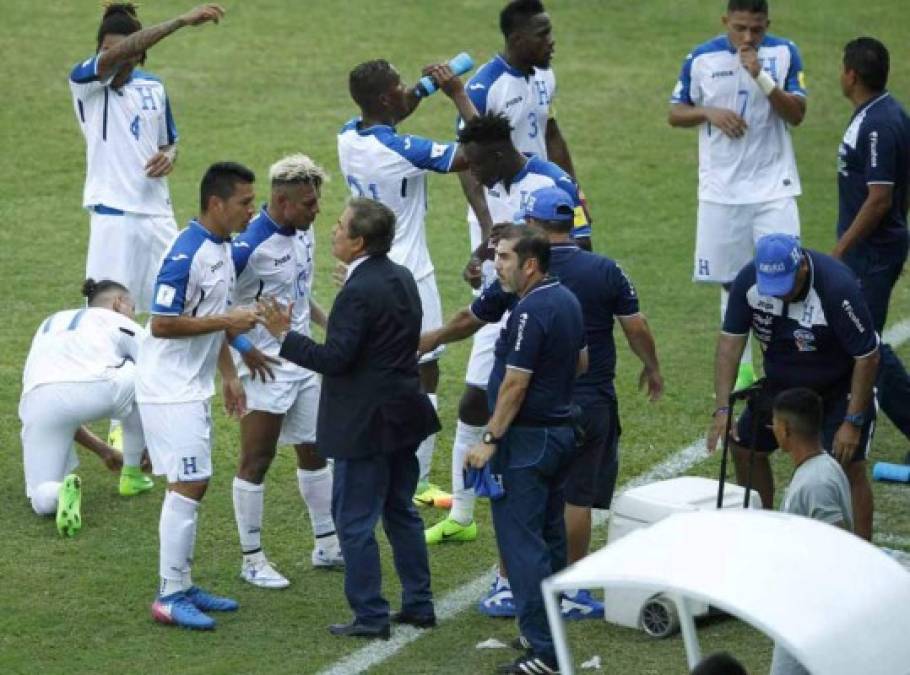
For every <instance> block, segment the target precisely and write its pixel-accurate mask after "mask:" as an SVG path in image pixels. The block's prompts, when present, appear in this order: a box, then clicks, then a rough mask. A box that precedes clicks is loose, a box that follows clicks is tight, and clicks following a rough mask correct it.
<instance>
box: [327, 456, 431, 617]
mask: <svg viewBox="0 0 910 675" xmlns="http://www.w3.org/2000/svg"><path fill="white" fill-rule="evenodd" d="M418 473H419V469H418V464H417V457H416V456H415V455H414V451H413V450H411V451H405V452H397V453H394V454H376V455H372V456H369V457H364V458H358V459H338V458H336V459H335V476H334V483H333V486H332V515H333V516H334V518H335V529H336V531H337V533H338V540H339V542H340V543H341V552H342V553H343V555H344V560H345V572H344V593H345V596H346V597H347V600H348V604H349V605H350V606H351V609H352V610H353V611H354V619H355V621H356V622H357V623H359V624H364V625H369V626H382V625H385V624H388V623H389V603H388V602H387V601H386V599H385V598H384V597H383V596H382V571H381V567H380V562H379V546H378V544H377V542H376V536H375V529H376V523H377V521H378V520H379V518H380V516H381V517H382V527H383V529H384V530H385V533H386V536H387V537H388V539H389V543H390V544H391V546H392V554H393V556H394V560H395V571H396V572H397V573H398V578H399V579H400V580H401V588H402V591H401V609H402V611H403V612H406V613H408V614H413V615H418V616H427V615H431V614H433V599H432V598H433V596H432V593H431V592H430V565H429V561H428V559H427V545H426V541H425V539H424V534H423V520H421V518H420V516H419V515H418V514H417V509H416V508H415V507H414V503H413V501H412V499H413V497H414V490H415V489H416V488H417V477H418Z"/></svg>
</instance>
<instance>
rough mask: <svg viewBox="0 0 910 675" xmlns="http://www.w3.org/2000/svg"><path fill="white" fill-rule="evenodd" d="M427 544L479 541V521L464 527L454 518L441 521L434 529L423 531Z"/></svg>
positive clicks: (473, 521)
mask: <svg viewBox="0 0 910 675" xmlns="http://www.w3.org/2000/svg"><path fill="white" fill-rule="evenodd" d="M423 536H424V537H425V538H426V540H427V544H428V545H430V546H432V545H434V544H444V543H445V542H447V541H474V540H475V539H477V521H476V520H472V521H471V522H470V523H469V524H467V525H462V524H461V523H459V522H458V521H457V520H455V519H454V518H445V519H444V520H440V521H439V522H438V523H436V524H435V525H433V527H430V528H427V529H426V530H424V531H423Z"/></svg>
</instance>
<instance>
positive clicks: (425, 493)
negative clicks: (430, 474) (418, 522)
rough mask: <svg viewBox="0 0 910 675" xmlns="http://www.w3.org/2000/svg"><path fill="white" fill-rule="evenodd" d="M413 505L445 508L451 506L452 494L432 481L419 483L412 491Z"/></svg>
mask: <svg viewBox="0 0 910 675" xmlns="http://www.w3.org/2000/svg"><path fill="white" fill-rule="evenodd" d="M414 505H415V506H435V507H436V508H439V509H447V508H449V507H451V506H452V495H451V494H449V493H448V492H446V491H445V490H443V489H442V488H440V487H439V486H438V485H434V484H433V483H420V484H419V485H418V486H417V492H415V493H414Z"/></svg>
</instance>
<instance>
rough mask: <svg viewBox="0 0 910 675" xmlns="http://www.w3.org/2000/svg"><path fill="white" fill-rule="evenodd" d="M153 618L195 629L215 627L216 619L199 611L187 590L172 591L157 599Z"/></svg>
mask: <svg viewBox="0 0 910 675" xmlns="http://www.w3.org/2000/svg"><path fill="white" fill-rule="evenodd" d="M152 618H153V619H154V620H155V621H157V622H158V623H164V624H168V625H172V626H180V627H181V628H190V629H193V630H212V629H213V628H215V620H214V619H213V618H212V617H210V616H206V615H205V614H203V613H202V612H201V611H199V608H198V607H197V606H196V605H195V604H194V603H192V602H190V599H189V598H188V597H187V593H186V592H185V591H179V592H177V593H171V594H170V595H168V596H165V597H163V598H158V599H157V600H155V602H153V603H152Z"/></svg>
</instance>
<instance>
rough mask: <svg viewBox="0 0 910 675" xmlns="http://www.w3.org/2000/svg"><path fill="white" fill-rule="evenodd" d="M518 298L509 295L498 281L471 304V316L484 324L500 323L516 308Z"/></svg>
mask: <svg viewBox="0 0 910 675" xmlns="http://www.w3.org/2000/svg"><path fill="white" fill-rule="evenodd" d="M517 300H518V297H517V296H516V295H515V294H514V293H507V292H506V291H504V290H503V288H502V286H501V285H500V283H499V280H498V279H497V280H496V281H494V282H493V283H492V284H490V285H489V286H488V287H487V289H486V290H485V291H484V292H483V293H481V294H480V297H478V298H477V299H476V300H474V302H472V303H471V314H473V315H474V316H476V317H477V318H478V319H480V320H481V321H483V322H484V323H498V322H499V321H500V320H501V319H502V317H503V316H505V314H506V312H508V311H509V310H510V309H512V307H514V306H515V303H516V302H517Z"/></svg>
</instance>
